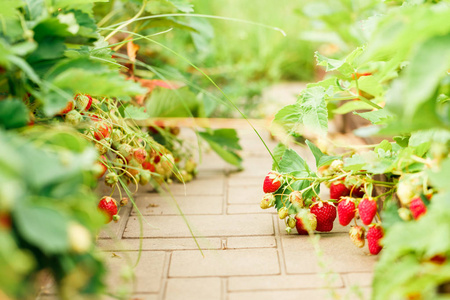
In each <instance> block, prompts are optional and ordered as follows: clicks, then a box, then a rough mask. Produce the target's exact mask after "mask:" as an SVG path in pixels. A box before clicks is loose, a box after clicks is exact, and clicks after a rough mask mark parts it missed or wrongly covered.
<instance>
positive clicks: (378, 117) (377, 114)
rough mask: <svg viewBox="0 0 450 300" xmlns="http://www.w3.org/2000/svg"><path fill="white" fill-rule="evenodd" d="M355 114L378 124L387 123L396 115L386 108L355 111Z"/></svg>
mask: <svg viewBox="0 0 450 300" xmlns="http://www.w3.org/2000/svg"><path fill="white" fill-rule="evenodd" d="M354 114H355V115H358V116H361V117H363V118H364V119H366V120H369V121H370V122H371V123H373V124H376V125H379V124H385V123H387V122H388V121H390V120H392V119H393V118H394V116H393V115H392V114H391V113H390V112H388V111H387V110H386V109H379V110H374V111H368V112H363V113H358V112H354Z"/></svg>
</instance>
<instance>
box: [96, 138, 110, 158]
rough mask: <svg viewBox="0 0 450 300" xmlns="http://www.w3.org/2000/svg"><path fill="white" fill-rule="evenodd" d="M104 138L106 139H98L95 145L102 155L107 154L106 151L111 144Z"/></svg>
mask: <svg viewBox="0 0 450 300" xmlns="http://www.w3.org/2000/svg"><path fill="white" fill-rule="evenodd" d="M104 140H105V139H103V140H100V141H97V142H96V143H95V145H94V147H95V149H96V150H97V152H98V153H99V154H100V155H103V154H105V153H106V152H108V149H109V144H108V143H107V142H105V141H104Z"/></svg>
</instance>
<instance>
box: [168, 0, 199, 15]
mask: <svg viewBox="0 0 450 300" xmlns="http://www.w3.org/2000/svg"><path fill="white" fill-rule="evenodd" d="M167 1H168V2H170V3H172V5H173V6H175V7H176V8H177V9H178V10H179V11H182V12H184V13H190V12H193V11H194V9H193V7H194V5H192V4H190V3H189V2H187V1H186V0H167Z"/></svg>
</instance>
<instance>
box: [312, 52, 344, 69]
mask: <svg viewBox="0 0 450 300" xmlns="http://www.w3.org/2000/svg"><path fill="white" fill-rule="evenodd" d="M314 56H315V57H316V59H317V65H318V66H323V67H325V71H327V72H330V71H335V70H337V71H339V72H340V73H342V74H344V75H349V74H351V73H352V72H353V69H352V67H351V66H350V65H349V64H347V63H346V61H345V60H337V59H332V58H328V57H325V56H323V55H321V54H320V53H319V52H317V51H316V52H315V53H314Z"/></svg>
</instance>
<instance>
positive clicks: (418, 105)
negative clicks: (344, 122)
mask: <svg viewBox="0 0 450 300" xmlns="http://www.w3.org/2000/svg"><path fill="white" fill-rule="evenodd" d="M374 2H375V1H374ZM400 4H401V5H400ZM379 5H380V9H379V10H374V11H375V12H377V13H374V14H372V15H369V16H366V17H368V18H367V19H365V20H357V21H358V22H355V23H357V25H358V26H354V27H352V28H351V30H344V29H343V28H341V31H340V32H339V33H338V34H343V32H344V33H345V34H347V37H348V33H349V32H350V33H354V32H357V31H358V30H360V31H361V30H362V31H364V32H363V33H364V36H365V38H366V39H365V42H363V43H360V44H358V45H357V48H355V49H354V50H353V51H349V52H348V54H347V55H346V56H345V57H333V58H330V57H327V56H325V55H323V54H321V53H319V52H317V53H316V59H317V64H318V65H319V66H322V67H323V68H325V70H326V71H327V74H328V76H326V77H325V79H324V80H322V81H320V82H316V83H311V84H309V85H308V86H307V88H306V89H305V90H303V91H302V92H301V94H300V96H299V98H298V100H297V102H296V103H294V104H292V105H288V106H286V107H284V108H282V109H281V110H280V111H278V113H277V114H276V116H275V120H274V122H273V131H274V132H275V133H277V134H278V135H279V136H280V137H281V139H282V141H283V143H280V144H279V145H278V146H277V147H276V148H275V149H274V150H273V159H274V163H273V170H272V171H271V172H269V174H268V176H267V177H266V179H265V181H264V190H265V192H266V194H265V196H264V198H263V200H262V201H261V207H262V208H268V207H272V206H274V207H275V208H276V209H277V210H278V214H279V216H280V218H282V219H285V220H286V225H287V227H286V231H287V232H288V233H289V232H291V231H292V229H293V228H295V227H296V229H297V231H298V233H299V234H308V233H309V234H313V232H314V230H316V231H319V232H320V231H322V232H323V231H330V230H332V228H333V222H334V220H335V219H336V218H338V220H339V223H340V224H341V225H342V226H347V225H349V224H352V226H351V228H350V229H349V235H350V239H351V241H352V242H353V243H354V244H355V245H356V246H358V247H364V245H365V244H366V240H367V244H368V249H369V251H370V253H372V254H378V253H380V259H379V261H378V263H377V265H376V269H375V277H374V280H373V295H372V299H383V300H384V299H441V298H442V299H443V297H445V295H447V296H448V292H449V285H450V275H449V274H450V243H449V239H448V237H449V234H450V221H449V220H450V218H449V217H450V202H449V199H450V191H449V184H448V183H449V180H448V178H449V176H450V173H449V170H450V169H449V167H450V157H449V149H450V114H449V112H450V106H449V104H450V102H449V99H450V98H449V97H450V81H449V80H450V76H449V74H448V70H449V69H450V51H449V49H450V23H449V22H448V21H446V20H447V19H448V15H449V13H450V7H449V5H448V3H447V2H445V1H431V2H430V1H415V2H414V1H404V2H403V1H396V2H395V1H394V2H392V3H389V4H381V3H380V4H379ZM329 21H330V22H331V20H329ZM360 24H365V25H363V26H361V25H360ZM349 26H350V25H349ZM351 41H352V43H355V39H351ZM350 45H351V43H350ZM347 113H351V114H352V115H353V117H355V118H363V119H365V120H367V121H368V122H370V125H368V126H364V127H360V128H358V129H356V130H355V131H354V133H355V134H356V135H358V136H360V137H372V136H381V137H383V138H382V139H380V140H382V141H381V142H379V143H377V144H374V145H368V146H367V147H358V146H352V145H348V146H346V147H344V149H335V150H339V151H334V152H333V151H331V150H330V149H331V147H328V146H324V145H325V142H324V141H327V133H328V120H329V118H332V117H333V115H334V114H347ZM305 134H306V135H308V136H312V135H313V136H316V137H317V141H318V143H316V144H314V143H313V142H311V141H308V140H307V141H306V144H307V146H308V148H309V150H310V151H311V153H312V154H313V156H314V157H315V161H316V163H315V165H314V166H309V165H308V164H307V163H306V161H305V159H303V158H302V157H300V156H299V155H298V154H297V153H296V152H295V151H294V150H292V149H289V147H288V145H289V142H290V141H295V138H296V137H299V136H301V135H305ZM293 138H294V139H293ZM317 145H318V146H317ZM325 187H326V188H329V189H330V198H327V199H321V197H320V196H319V195H320V189H321V188H322V189H323V188H325Z"/></svg>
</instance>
